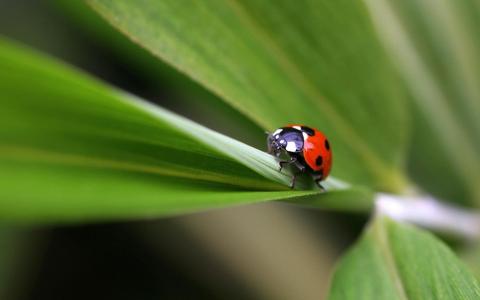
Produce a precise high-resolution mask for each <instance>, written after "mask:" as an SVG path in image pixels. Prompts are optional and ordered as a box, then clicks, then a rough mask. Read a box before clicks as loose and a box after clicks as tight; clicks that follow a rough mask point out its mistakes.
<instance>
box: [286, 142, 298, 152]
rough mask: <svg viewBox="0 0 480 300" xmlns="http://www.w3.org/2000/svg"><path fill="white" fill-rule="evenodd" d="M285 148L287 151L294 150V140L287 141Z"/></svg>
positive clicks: (295, 149) (295, 146)
mask: <svg viewBox="0 0 480 300" xmlns="http://www.w3.org/2000/svg"><path fill="white" fill-rule="evenodd" d="M285 150H287V151H288V152H296V151H297V145H295V142H288V143H287V146H286V147H285Z"/></svg>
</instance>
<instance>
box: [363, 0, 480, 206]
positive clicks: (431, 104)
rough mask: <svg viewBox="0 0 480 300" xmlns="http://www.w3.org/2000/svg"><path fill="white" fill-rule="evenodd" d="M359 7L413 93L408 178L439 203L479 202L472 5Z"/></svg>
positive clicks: (466, 0) (479, 81)
mask: <svg viewBox="0 0 480 300" xmlns="http://www.w3.org/2000/svg"><path fill="white" fill-rule="evenodd" d="M364 2H365V3H366V4H367V6H368V8H369V11H370V13H371V16H372V19H373V21H374V24H375V25H376V26H375V28H376V29H377V31H378V33H379V36H380V38H381V39H382V41H383V42H384V44H385V46H386V48H387V49H388V50H389V52H390V55H391V57H392V59H393V61H395V62H396V63H397V68H398V70H399V73H400V74H401V76H402V78H403V80H404V82H405V83H406V86H407V87H408V89H409V90H410V92H411V94H412V100H413V105H412V108H413V111H414V118H413V119H412V121H413V122H412V124H413V126H414V129H413V130H412V132H413V137H414V138H413V141H412V146H411V157H412V158H411V159H410V169H411V174H412V177H414V179H415V180H417V181H418V182H419V183H420V184H422V185H423V186H424V187H425V188H427V189H428V190H429V191H431V192H432V193H435V194H437V195H440V196H442V197H444V198H447V199H451V200H454V201H463V202H470V203H472V202H476V203H478V201H479V199H480V186H479V185H478V182H479V180H480V158H479V156H478V153H479V152H480V122H479V121H478V116H479V115H480V88H479V87H480V71H479V70H480V68H479V67H480V39H479V38H478V34H477V31H478V16H479V15H480V7H479V6H478V4H476V2H475V1H471V0H460V1H450V0H440V1H414V0H413V1H410V0H407V1H390V0H382V1H370V0H366V1H364Z"/></svg>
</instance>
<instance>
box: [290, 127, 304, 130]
mask: <svg viewBox="0 0 480 300" xmlns="http://www.w3.org/2000/svg"><path fill="white" fill-rule="evenodd" d="M292 128H295V129H296V130H302V127H300V126H292Z"/></svg>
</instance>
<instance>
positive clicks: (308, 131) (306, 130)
mask: <svg viewBox="0 0 480 300" xmlns="http://www.w3.org/2000/svg"><path fill="white" fill-rule="evenodd" d="M302 131H303V132H305V133H306V134H308V135H309V136H314V135H315V131H314V130H313V129H312V128H310V127H307V126H302Z"/></svg>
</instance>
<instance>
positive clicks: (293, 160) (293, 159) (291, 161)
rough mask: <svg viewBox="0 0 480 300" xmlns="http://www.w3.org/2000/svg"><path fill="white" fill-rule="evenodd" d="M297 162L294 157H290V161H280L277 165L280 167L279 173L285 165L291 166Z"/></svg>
mask: <svg viewBox="0 0 480 300" xmlns="http://www.w3.org/2000/svg"><path fill="white" fill-rule="evenodd" d="M296 161H297V158H296V157H291V158H290V160H282V161H280V162H279V163H278V164H279V165H280V169H278V171H279V172H282V169H283V167H284V166H285V165H289V164H293V163H295V162H296Z"/></svg>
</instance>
